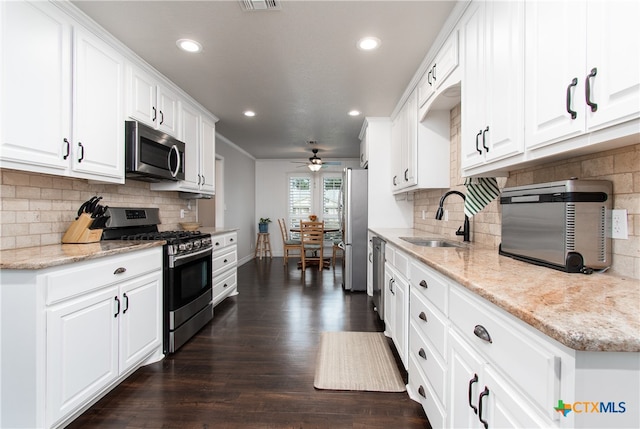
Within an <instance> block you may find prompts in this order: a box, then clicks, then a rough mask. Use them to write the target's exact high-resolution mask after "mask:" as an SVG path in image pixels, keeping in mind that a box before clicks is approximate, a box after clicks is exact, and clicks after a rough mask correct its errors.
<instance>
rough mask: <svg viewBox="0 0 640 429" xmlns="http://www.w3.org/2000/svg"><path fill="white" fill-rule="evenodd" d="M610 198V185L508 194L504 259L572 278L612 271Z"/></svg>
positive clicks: (568, 184)
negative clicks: (579, 275)
mask: <svg viewBox="0 0 640 429" xmlns="http://www.w3.org/2000/svg"><path fill="white" fill-rule="evenodd" d="M611 194H612V184H611V182H610V181H607V180H578V179H570V180H565V181H560V182H549V183H539V184H535V185H527V186H518V187H513V188H505V189H504V190H503V191H502V194H501V196H500V204H501V208H502V242H501V244H500V249H499V252H500V254H501V255H506V256H510V257H513V258H515V259H520V260H523V261H527V262H531V263H534V264H537V265H542V266H546V267H550V268H555V269H558V270H562V271H566V272H569V273H578V272H583V273H590V272H592V270H594V269H603V268H607V267H609V266H610V265H611V238H610V233H609V231H610V229H611V228H610V216H611V208H612V203H611Z"/></svg>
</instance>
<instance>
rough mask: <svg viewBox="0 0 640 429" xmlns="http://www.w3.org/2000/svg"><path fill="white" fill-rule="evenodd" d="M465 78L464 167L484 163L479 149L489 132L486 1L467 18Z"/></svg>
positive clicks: (464, 30)
mask: <svg viewBox="0 0 640 429" xmlns="http://www.w3.org/2000/svg"><path fill="white" fill-rule="evenodd" d="M462 19H463V21H462V44H463V64H464V67H463V78H462V82H464V84H463V85H462V107H461V108H462V112H461V113H462V130H461V131H462V140H461V142H460V148H461V152H462V153H461V155H460V163H461V166H462V168H468V167H473V166H476V165H479V164H482V163H483V162H484V153H483V150H482V149H481V148H480V147H478V144H479V142H480V137H481V136H482V131H483V130H484V129H485V127H486V125H485V117H484V109H485V107H484V105H485V104H484V103H485V98H486V93H485V90H486V88H485V85H484V81H485V77H484V73H485V68H484V58H485V51H484V49H485V44H484V34H485V7H484V4H483V3H482V2H472V3H471V4H470V5H469V8H468V9H467V12H466V13H465V15H464V16H463V18H462Z"/></svg>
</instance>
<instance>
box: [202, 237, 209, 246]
mask: <svg viewBox="0 0 640 429" xmlns="http://www.w3.org/2000/svg"><path fill="white" fill-rule="evenodd" d="M210 246H211V237H207V238H203V239H202V247H210Z"/></svg>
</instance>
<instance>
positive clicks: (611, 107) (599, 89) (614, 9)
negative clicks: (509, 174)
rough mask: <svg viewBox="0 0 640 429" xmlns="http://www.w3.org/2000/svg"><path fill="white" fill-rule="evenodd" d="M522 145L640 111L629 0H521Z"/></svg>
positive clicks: (638, 61) (637, 6)
mask: <svg viewBox="0 0 640 429" xmlns="http://www.w3.org/2000/svg"><path fill="white" fill-rule="evenodd" d="M526 19H527V22H526V28H527V47H526V52H527V78H526V80H527V92H526V111H527V115H526V117H527V123H526V126H527V127H526V129H527V133H526V145H527V148H528V149H534V148H540V147H544V146H547V145H549V144H552V143H555V142H559V141H562V140H566V139H568V138H571V137H575V136H579V135H581V134H584V133H588V132H592V131H597V130H599V129H603V128H605V127H609V126H612V125H616V124H620V123H623V122H626V121H629V120H631V119H636V118H638V117H640V55H639V54H638V52H640V38H638V37H637V34H636V32H635V30H634V29H635V28H636V27H637V25H638V20H639V19H640V3H638V2H635V1H626V2H622V1H592V2H563V1H560V2H527V3H526Z"/></svg>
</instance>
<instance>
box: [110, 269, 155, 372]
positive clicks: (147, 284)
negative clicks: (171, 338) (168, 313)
mask: <svg viewBox="0 0 640 429" xmlns="http://www.w3.org/2000/svg"><path fill="white" fill-rule="evenodd" d="M161 297H162V273H161V272H159V271H158V272H156V273H152V274H148V275H146V276H144V277H140V278H138V279H135V280H133V281H131V282H127V283H125V284H124V285H121V286H120V300H121V302H122V310H121V312H120V314H119V315H118V318H119V321H120V359H119V365H120V373H121V374H122V373H123V372H125V371H127V370H128V369H129V368H131V367H132V366H133V365H135V364H137V363H139V362H140V360H142V359H143V358H144V357H146V356H147V355H148V354H149V353H150V352H151V351H152V350H153V349H155V348H156V347H158V346H159V345H160V343H161V342H162V299H161Z"/></svg>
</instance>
